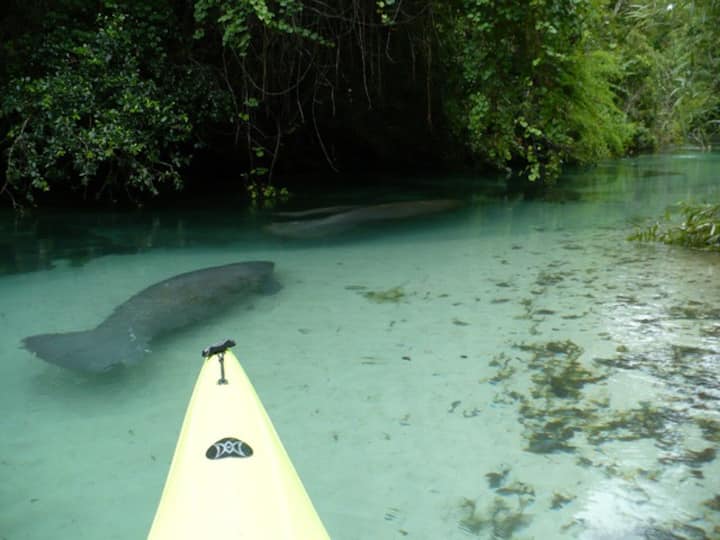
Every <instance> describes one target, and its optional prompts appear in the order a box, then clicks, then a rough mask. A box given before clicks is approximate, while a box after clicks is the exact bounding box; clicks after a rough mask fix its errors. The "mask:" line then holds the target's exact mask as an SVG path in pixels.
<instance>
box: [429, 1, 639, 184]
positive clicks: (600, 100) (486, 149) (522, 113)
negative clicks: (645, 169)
mask: <svg viewBox="0 0 720 540" xmlns="http://www.w3.org/2000/svg"><path fill="white" fill-rule="evenodd" d="M445 6H446V7H445V10H444V11H442V13H443V15H442V17H441V19H442V20H443V21H444V22H443V28H442V30H443V31H444V35H446V36H447V37H446V38H445V39H444V40H443V42H442V44H441V46H442V48H443V50H444V51H445V54H444V55H443V57H444V58H446V59H447V61H446V62H445V66H444V67H445V72H446V74H447V76H446V82H445V84H444V85H443V88H444V93H445V95H446V96H447V99H446V104H447V107H446V112H447V115H448V119H449V120H450V122H451V125H452V127H453V129H454V132H455V134H456V136H457V137H458V138H459V139H461V140H463V141H464V142H465V144H466V145H467V146H468V147H469V148H470V149H471V151H472V152H473V154H475V155H476V156H478V157H480V158H481V159H483V160H485V161H487V162H489V163H491V164H493V165H494V166H495V167H497V168H499V169H504V170H506V171H508V172H510V171H519V172H521V173H522V174H523V175H524V176H526V177H527V178H528V179H530V180H538V179H544V180H546V181H552V180H553V179H555V178H556V177H557V176H558V175H559V173H560V171H561V170H562V167H563V165H564V164H565V163H567V162H576V163H590V162H594V161H597V160H598V159H601V158H603V157H606V156H609V155H613V154H615V155H617V154H621V153H622V152H623V151H624V149H625V145H626V141H627V139H628V137H629V134H630V133H631V126H630V124H629V123H628V122H627V121H626V119H625V116H624V114H623V112H622V111H621V110H620V109H619V108H618V107H617V104H616V100H615V93H614V91H613V80H614V79H615V78H616V77H617V73H618V71H619V69H618V66H617V62H616V58H615V57H614V56H613V54H612V53H609V52H604V51H601V50H599V49H598V48H597V45H595V44H594V43H593V42H592V40H591V39H590V37H591V36H592V34H591V32H590V29H591V23H592V21H593V20H594V18H595V17H596V15H597V14H596V11H597V9H598V8H597V6H595V4H592V3H583V2H577V1H574V0H563V1H559V2H558V1H545V0H533V1H531V2H529V3H516V2H509V1H491V0H456V1H455V2H452V3H449V4H445ZM438 9H439V10H440V9H441V8H440V7H439V8H438Z"/></svg>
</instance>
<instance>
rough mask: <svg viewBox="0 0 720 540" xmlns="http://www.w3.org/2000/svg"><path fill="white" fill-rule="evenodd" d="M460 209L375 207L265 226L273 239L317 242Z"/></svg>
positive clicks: (426, 204) (412, 204)
mask: <svg viewBox="0 0 720 540" xmlns="http://www.w3.org/2000/svg"><path fill="white" fill-rule="evenodd" d="M460 205H461V203H460V201H456V200H453V199H437V200H423V201H406V202H395V203H386V204H377V205H373V206H362V207H358V208H352V209H350V210H347V211H343V212H338V213H335V214H332V215H330V216H327V217H323V218H318V219H307V220H294V221H279V222H275V223H271V224H270V225H268V226H267V227H266V230H267V231H268V232H270V233H272V234H274V235H277V236H283V237H288V238H318V237H323V236H330V235H333V234H338V233H341V232H344V231H347V230H349V229H352V228H354V227H357V226H359V225H363V224H365V223H372V222H376V221H390V220H400V219H407V218H411V217H415V216H423V215H428V214H436V213H439V212H445V211H447V210H453V209H455V208H458V207H459V206H460ZM321 210H325V209H318V210H308V211H305V212H300V213H297V214H296V216H298V215H299V216H302V215H314V214H318V213H320V211H321Z"/></svg>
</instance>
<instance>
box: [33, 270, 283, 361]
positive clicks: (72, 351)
mask: <svg viewBox="0 0 720 540" xmlns="http://www.w3.org/2000/svg"><path fill="white" fill-rule="evenodd" d="M273 268H274V264H273V263H272V262H267V261H251V262H241V263H233V264H226V265H224V266H215V267H212V268H204V269H202V270H195V271H193V272H187V273H185V274H179V275H177V276H174V277H171V278H169V279H166V280H165V281H161V282H160V283H156V284H154V285H151V286H149V287H147V288H146V289H143V290H142V291H140V292H139V293H137V294H136V295H134V296H133V297H131V298H130V299H129V300H128V301H126V302H125V303H123V304H121V305H119V306H118V307H116V308H115V310H114V311H113V312H112V314H111V315H110V316H109V317H108V318H107V319H105V320H104V321H103V322H101V323H100V324H99V325H98V326H97V327H96V328H93V329H92V330H85V331H80V332H68V333H62V334H39V335H35V336H29V337H26V338H25V339H23V341H22V342H23V345H24V346H25V348H26V349H28V350H29V351H32V352H34V353H35V354H36V355H38V356H39V357H40V358H42V359H43V360H46V361H47V362H50V363H52V364H57V365H59V366H62V367H66V368H69V369H73V370H76V371H86V372H95V373H97V372H103V371H108V370H109V369H111V368H113V367H115V366H117V365H120V364H134V363H137V362H139V361H141V360H142V359H143V357H144V356H145V354H146V353H147V352H148V351H149V347H150V343H151V341H152V340H153V339H155V338H157V337H160V336H162V335H164V334H167V333H169V332H172V331H174V330H179V329H181V328H184V327H187V326H191V325H193V324H195V323H198V322H200V321H203V320H205V319H207V318H209V317H211V316H213V315H215V314H217V313H219V312H221V311H222V310H224V309H226V308H229V307H230V306H232V305H233V304H236V303H238V302H239V301H240V300H242V299H243V298H244V297H246V296H248V295H249V294H252V293H262V292H274V291H275V290H277V288H278V285H277V283H276V282H275V280H274V278H273Z"/></svg>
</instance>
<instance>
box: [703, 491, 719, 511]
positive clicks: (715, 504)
mask: <svg viewBox="0 0 720 540" xmlns="http://www.w3.org/2000/svg"><path fill="white" fill-rule="evenodd" d="M703 505H704V506H707V507H708V508H709V509H710V510H715V511H716V512H720V495H715V497H713V498H712V499H708V500H706V501H703Z"/></svg>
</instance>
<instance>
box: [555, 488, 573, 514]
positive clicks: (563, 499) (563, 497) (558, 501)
mask: <svg viewBox="0 0 720 540" xmlns="http://www.w3.org/2000/svg"><path fill="white" fill-rule="evenodd" d="M575 499H576V496H575V495H569V494H567V493H560V492H558V491H555V492H554V493H553V497H552V501H551V502H550V508H552V509H553V510H557V509H559V508H562V507H563V506H565V505H566V504H568V503H570V502H572V501H574V500H575Z"/></svg>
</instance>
